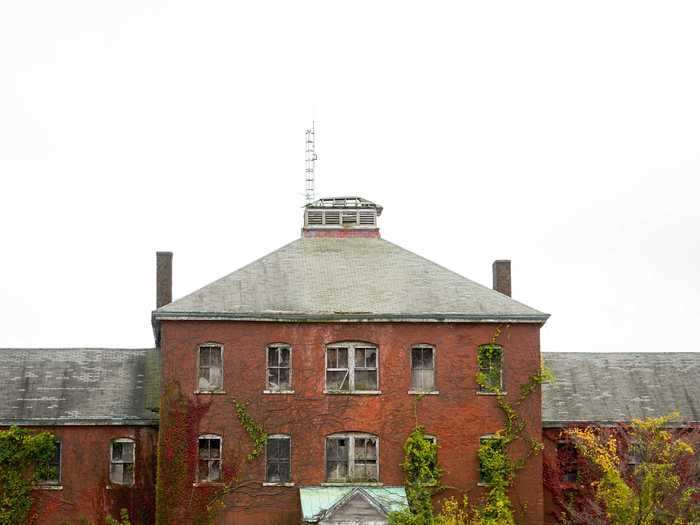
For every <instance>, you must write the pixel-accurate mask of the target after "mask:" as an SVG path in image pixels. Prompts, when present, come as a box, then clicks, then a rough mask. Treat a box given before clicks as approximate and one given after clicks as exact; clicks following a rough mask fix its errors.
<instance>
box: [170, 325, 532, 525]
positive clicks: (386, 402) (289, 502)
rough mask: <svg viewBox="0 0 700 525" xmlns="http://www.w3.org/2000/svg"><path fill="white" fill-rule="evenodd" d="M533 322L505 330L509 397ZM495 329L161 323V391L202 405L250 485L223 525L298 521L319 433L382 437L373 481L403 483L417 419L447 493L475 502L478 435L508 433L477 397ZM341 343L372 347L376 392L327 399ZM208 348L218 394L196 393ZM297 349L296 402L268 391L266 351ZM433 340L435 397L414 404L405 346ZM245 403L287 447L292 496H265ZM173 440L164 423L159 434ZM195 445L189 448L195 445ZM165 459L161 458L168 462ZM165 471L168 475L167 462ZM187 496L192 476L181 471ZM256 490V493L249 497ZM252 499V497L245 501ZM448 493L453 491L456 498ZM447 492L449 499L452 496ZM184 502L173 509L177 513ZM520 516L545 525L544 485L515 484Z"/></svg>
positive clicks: (228, 460) (205, 427) (316, 471)
mask: <svg viewBox="0 0 700 525" xmlns="http://www.w3.org/2000/svg"><path fill="white" fill-rule="evenodd" d="M539 328H540V326H539V325H535V324H521V325H511V326H508V327H505V328H503V332H502V334H501V336H500V337H499V343H500V344H502V345H503V348H504V355H505V358H504V371H505V375H504V383H505V385H506V388H507V389H508V390H509V395H510V396H511V397H512V398H515V396H517V391H518V387H519V385H521V384H523V383H525V382H526V381H527V379H528V378H529V377H530V376H531V375H533V374H535V373H537V371H538V367H539V363H540V354H539ZM495 330H496V325H493V324H467V323H462V324H457V323H454V324H442V323H266V322H258V323H256V322H225V321H220V322H217V321H163V322H162V325H161V352H162V354H161V355H162V374H163V384H164V385H177V386H179V388H180V391H181V393H182V394H183V395H184V396H185V398H186V399H188V400H189V402H191V403H193V404H198V405H199V406H202V405H205V406H206V408H205V409H204V410H202V413H201V415H200V416H199V419H198V426H199V432H200V433H202V434H218V435H220V436H222V439H223V458H224V468H225V469H227V470H228V471H229V474H230V475H232V476H235V478H236V480H237V481H238V482H241V481H251V482H254V483H253V484H252V485H247V486H246V487H245V488H244V489H242V490H239V491H238V492H234V493H233V494H232V495H230V496H228V497H227V498H226V507H227V509H226V510H225V512H224V514H223V517H222V521H221V523H236V524H250V525H253V524H256V525H265V524H270V525H273V524H275V525H287V524H288V525H292V524H297V523H298V522H299V519H300V515H299V493H298V487H299V486H304V485H320V484H322V483H324V482H325V481H326V479H325V464H324V455H325V448H324V447H325V436H326V435H328V434H332V433H335V432H343V431H358V432H367V433H372V434H375V435H377V436H378V437H379V472H380V474H379V476H380V481H381V483H383V484H385V485H402V484H403V473H402V471H401V467H400V463H401V461H402V459H403V450H402V446H403V442H404V440H405V438H406V437H407V436H408V434H409V433H410V431H411V430H412V428H413V427H414V425H415V424H416V423H417V422H418V423H420V424H422V425H424V426H425V428H426V430H427V432H428V433H430V434H432V435H434V436H436V437H437V440H438V444H439V447H440V448H439V459H440V462H441V464H442V466H443V467H444V469H445V475H444V478H443V481H444V483H445V485H448V486H451V487H457V488H459V489H460V491H464V492H466V493H467V494H469V495H470V497H472V498H474V497H478V495H479V494H480V492H481V490H483V489H482V488H480V487H478V459H477V448H478V446H479V437H480V436H482V435H484V434H488V433H490V432H495V431H496V430H498V429H500V428H501V427H502V426H503V420H502V416H501V412H500V411H499V410H498V409H497V407H496V406H495V400H494V398H493V397H492V396H488V395H478V394H477V390H478V388H477V385H476V383H475V376H476V373H477V364H476V352H477V347H478V346H479V345H480V344H484V343H488V342H489V341H491V338H492V337H493V335H494V332H495ZM339 341H366V342H370V343H373V344H374V345H376V346H377V347H378V349H379V390H380V391H381V394H378V395H359V394H358V395H353V394H324V393H323V391H324V386H325V345H327V344H329V343H334V342H339ZM207 342H215V343H219V344H221V345H223V347H224V390H225V394H195V393H194V392H195V390H196V377H197V370H196V363H197V348H198V346H199V345H200V344H202V343H207ZM279 342H284V343H288V344H289V345H291V347H292V368H293V389H294V394H264V393H263V390H264V389H265V379H266V370H265V366H266V360H265V347H266V345H268V344H270V343H279ZM419 343H429V344H431V345H434V346H435V349H436V382H437V389H438V390H439V394H437V395H425V396H422V397H421V398H420V399H419V398H418V396H416V395H411V394H408V391H409V389H410V377H411V365H410V348H411V346H412V345H414V344H419ZM234 400H238V401H241V402H245V403H248V404H249V405H248V406H249V409H248V410H249V412H250V414H251V415H252V416H253V418H254V419H255V420H256V421H258V422H260V423H261V424H262V426H263V427H264V429H265V431H266V432H268V433H283V434H289V435H290V436H291V438H292V458H291V461H292V465H291V468H292V481H293V482H294V483H295V487H262V481H263V480H264V477H265V459H264V457H261V458H258V459H256V460H254V461H252V462H247V461H246V459H245V456H246V455H247V454H248V452H249V451H250V449H251V447H252V443H251V441H250V439H249V438H248V436H247V434H246V433H245V431H244V430H243V429H242V427H241V425H240V423H239V421H238V419H237V418H236V415H235V412H234V409H233V401H234ZM540 403H541V397H540V393H539V391H538V392H536V395H533V396H532V397H531V398H530V399H529V400H528V401H527V403H526V404H525V405H524V406H523V412H524V414H525V416H526V419H527V422H528V426H529V429H530V432H531V433H532V435H533V437H535V438H536V439H538V440H539V439H540V437H541V436H540V433H541V430H540V429H541V421H540ZM168 432H169V428H168V427H167V422H166V421H162V422H161V434H162V435H165V434H167V433H168ZM192 445H193V446H195V447H196V443H193V444H192ZM163 452H164V451H163V450H161V454H163ZM159 468H160V469H161V470H163V469H167V468H169V465H168V464H167V463H165V462H162V463H161V465H160V467H159ZM187 475H188V476H189V483H190V490H191V491H192V493H194V494H195V496H194V497H195V498H196V493H197V491H201V490H203V488H202V487H192V486H191V484H192V483H193V482H194V481H195V472H194V471H190V472H188V473H187ZM520 476H521V479H523V480H528V479H530V480H533V479H538V480H539V479H541V460H540V459H539V458H535V459H533V460H532V461H530V462H529V463H528V464H527V466H526V468H525V469H524V470H523V471H522V472H521V474H520ZM253 487H255V488H254V490H253ZM244 493H245V494H252V495H253V496H254V497H252V498H248V497H246V496H245V494H244ZM453 493H454V492H453ZM449 494H450V492H448V493H446V495H449ZM187 497H192V496H191V495H183V498H185V499H183V501H181V502H171V504H178V505H183V504H184V501H186V499H187ZM513 500H514V505H515V508H516V509H517V510H518V512H520V513H522V515H523V516H524V519H523V521H522V523H525V524H530V523H531V524H535V523H537V524H539V523H542V512H543V501H542V485H541V483H527V482H521V483H516V487H515V488H514V491H513Z"/></svg>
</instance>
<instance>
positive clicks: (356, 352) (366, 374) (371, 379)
mask: <svg viewBox="0 0 700 525" xmlns="http://www.w3.org/2000/svg"><path fill="white" fill-rule="evenodd" d="M377 387H378V382H377V349H376V347H373V346H369V345H367V343H343V344H339V345H333V346H331V347H328V348H327V349H326V390H327V391H329V392H356V391H358V392H374V391H376V390H377Z"/></svg>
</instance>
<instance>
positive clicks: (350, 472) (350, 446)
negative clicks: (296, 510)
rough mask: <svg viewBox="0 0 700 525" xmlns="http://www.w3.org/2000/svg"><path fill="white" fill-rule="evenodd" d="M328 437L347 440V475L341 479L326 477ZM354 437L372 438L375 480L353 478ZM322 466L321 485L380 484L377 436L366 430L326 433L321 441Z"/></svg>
mask: <svg viewBox="0 0 700 525" xmlns="http://www.w3.org/2000/svg"><path fill="white" fill-rule="evenodd" d="M329 439H347V440H348V469H347V470H348V475H347V478H346V479H345V480H344V481H343V480H331V479H329V478H328V440H329ZM356 439H374V445H375V450H376V460H375V464H376V471H377V477H376V479H375V480H359V479H355V478H354V476H353V474H354V471H355V462H356V460H355V440H356ZM323 468H324V473H325V474H324V476H325V480H326V481H325V482H324V483H321V485H322V486H334V485H343V486H344V485H369V486H374V485H382V483H381V481H380V479H381V477H380V475H379V468H380V464H379V436H378V435H376V434H371V433H368V432H337V433H334V434H328V435H327V436H326V438H325V440H324V443H323Z"/></svg>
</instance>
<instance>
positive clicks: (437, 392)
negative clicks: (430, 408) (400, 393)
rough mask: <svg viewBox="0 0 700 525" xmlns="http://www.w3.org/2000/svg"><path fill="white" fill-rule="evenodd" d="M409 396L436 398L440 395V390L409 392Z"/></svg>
mask: <svg viewBox="0 0 700 525" xmlns="http://www.w3.org/2000/svg"><path fill="white" fill-rule="evenodd" d="M408 393H409V394H411V395H416V396H436V395H438V394H439V393H440V391H439V390H428V391H425V392H424V391H422V390H409V391H408Z"/></svg>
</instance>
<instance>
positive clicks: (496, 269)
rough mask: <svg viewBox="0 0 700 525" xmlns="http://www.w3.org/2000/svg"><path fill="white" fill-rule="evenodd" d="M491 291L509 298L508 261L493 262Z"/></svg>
mask: <svg viewBox="0 0 700 525" xmlns="http://www.w3.org/2000/svg"><path fill="white" fill-rule="evenodd" d="M493 289H494V290H496V291H497V292H501V293H502V294H505V295H507V296H508V297H510V293H511V289H510V261H508V260H498V261H493Z"/></svg>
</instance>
